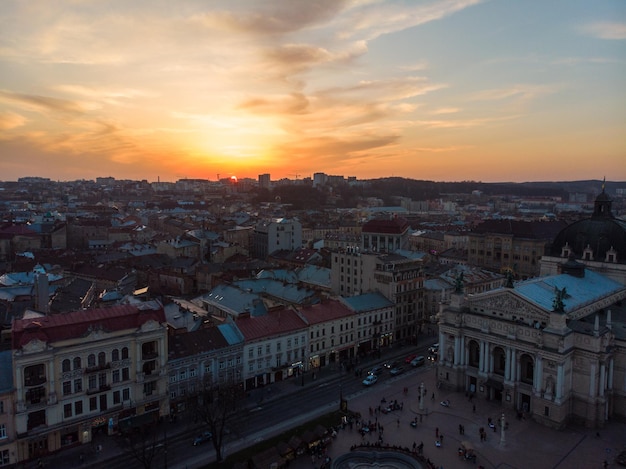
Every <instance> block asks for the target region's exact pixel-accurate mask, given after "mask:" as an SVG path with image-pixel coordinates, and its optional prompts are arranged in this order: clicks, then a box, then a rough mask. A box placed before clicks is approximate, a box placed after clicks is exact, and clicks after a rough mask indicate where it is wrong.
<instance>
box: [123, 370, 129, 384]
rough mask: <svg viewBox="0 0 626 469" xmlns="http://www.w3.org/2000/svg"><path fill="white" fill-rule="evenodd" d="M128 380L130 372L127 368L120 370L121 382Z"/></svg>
mask: <svg viewBox="0 0 626 469" xmlns="http://www.w3.org/2000/svg"><path fill="white" fill-rule="evenodd" d="M129 379H130V370H129V369H128V368H122V381H128V380H129Z"/></svg>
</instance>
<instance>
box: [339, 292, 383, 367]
mask: <svg viewBox="0 0 626 469" xmlns="http://www.w3.org/2000/svg"><path fill="white" fill-rule="evenodd" d="M341 301H342V302H343V303H345V304H346V306H348V308H350V309H351V310H352V311H354V314H355V315H356V343H355V346H356V355H357V356H358V357H364V356H366V355H371V354H373V355H379V354H380V350H381V348H385V347H388V346H390V345H391V344H392V343H393V330H394V320H395V316H394V304H393V303H392V302H391V301H389V300H388V299H387V298H385V297H384V296H383V295H381V294H380V293H365V294H363V295H357V296H351V297H349V298H341Z"/></svg>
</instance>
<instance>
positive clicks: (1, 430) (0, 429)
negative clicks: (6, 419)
mask: <svg viewBox="0 0 626 469" xmlns="http://www.w3.org/2000/svg"><path fill="white" fill-rule="evenodd" d="M6 437H7V427H6V424H4V423H3V424H0V438H2V439H4V438H6Z"/></svg>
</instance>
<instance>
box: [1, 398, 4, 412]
mask: <svg viewBox="0 0 626 469" xmlns="http://www.w3.org/2000/svg"><path fill="white" fill-rule="evenodd" d="M0 414H4V401H0Z"/></svg>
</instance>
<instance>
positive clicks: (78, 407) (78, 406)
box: [74, 401, 83, 415]
mask: <svg viewBox="0 0 626 469" xmlns="http://www.w3.org/2000/svg"><path fill="white" fill-rule="evenodd" d="M82 413H83V401H76V402H74V414H76V415H81V414H82Z"/></svg>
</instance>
